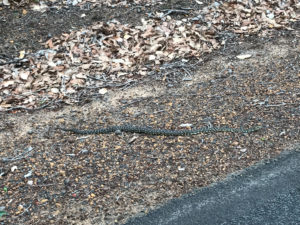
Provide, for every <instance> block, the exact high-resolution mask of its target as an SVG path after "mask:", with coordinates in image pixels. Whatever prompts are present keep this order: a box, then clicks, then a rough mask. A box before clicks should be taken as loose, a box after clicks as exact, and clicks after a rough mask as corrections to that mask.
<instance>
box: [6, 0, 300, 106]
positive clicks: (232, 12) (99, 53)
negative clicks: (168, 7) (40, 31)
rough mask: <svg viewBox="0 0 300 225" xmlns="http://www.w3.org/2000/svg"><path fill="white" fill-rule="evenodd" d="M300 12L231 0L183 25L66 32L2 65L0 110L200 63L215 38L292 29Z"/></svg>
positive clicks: (291, 5)
mask: <svg viewBox="0 0 300 225" xmlns="http://www.w3.org/2000/svg"><path fill="white" fill-rule="evenodd" d="M299 7H300V6H299V3H298V4H296V3H295V1H293V0H289V1H265V0H255V1H246V0H244V1H231V0H230V1H225V2H223V3H221V2H220V3H218V2H214V3H213V4H212V5H210V6H207V7H204V8H203V9H201V10H199V11H197V12H196V14H197V16H196V17H190V18H184V19H181V20H175V19H172V17H171V16H169V15H167V16H165V17H159V16H157V17H156V18H155V19H148V18H142V19H141V25H136V26H133V25H128V24H121V23H120V22H118V21H117V20H112V21H110V22H98V23H95V24H93V25H91V26H90V27H88V28H83V29H80V30H77V31H72V32H70V33H64V34H62V35H61V36H60V37H54V38H51V39H49V40H48V41H47V42H46V43H45V49H44V50H40V51H38V52H36V53H34V54H28V55H26V56H25V54H26V53H25V51H21V52H20V56H19V59H17V61H16V62H17V63H6V62H1V61H0V65H1V66H0V81H1V82H0V93H1V94H0V111H7V110H11V109H14V108H16V107H17V108H18V107H20V108H23V109H36V108H39V107H40V106H41V105H43V104H49V102H55V101H58V100H60V101H63V102H65V103H67V104H74V103H76V102H77V98H76V94H77V93H78V90H82V89H85V88H89V87H93V90H94V91H95V92H101V91H100V89H101V88H103V85H105V84H106V83H107V82H110V83H116V84H120V83H124V82H125V81H127V80H128V79H131V80H140V79H143V77H144V76H147V75H148V74H149V72H151V71H152V70H153V68H158V70H159V67H160V66H161V65H163V64H164V63H166V62H170V61H173V60H175V59H190V58H192V57H196V58H197V59H199V60H201V57H202V56H203V54H205V53H210V52H212V51H213V50H215V49H218V48H220V47H221V46H222V45H224V44H225V42H226V41H224V40H223V41H221V42H220V40H219V39H218V35H219V34H220V33H221V32H224V31H228V32H233V33H235V34H238V35H244V36H245V35H251V34H258V35H267V33H268V32H269V31H270V30H272V29H279V28H280V29H287V30H291V29H292V28H291V27H290V26H289V24H290V22H295V21H298V20H299V18H300V16H299V14H297V13H296V11H297V9H299ZM156 15H159V12H157V13H156ZM157 18H158V19H157ZM18 60H22V61H18Z"/></svg>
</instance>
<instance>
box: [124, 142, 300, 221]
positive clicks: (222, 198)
mask: <svg viewBox="0 0 300 225" xmlns="http://www.w3.org/2000/svg"><path fill="white" fill-rule="evenodd" d="M171 224H172V225H186V224H187V225H194V224H195V225H196V224H197V225H201V224H205V225H208V224H222V225H224V224H247V225H251V224H264V225H265V224H272V225H275V224H284V225H291V224H299V225H300V147H297V148H296V149H294V150H292V151H289V152H283V153H282V154H281V155H280V156H279V157H278V158H276V159H272V160H268V161H262V162H260V163H258V164H256V165H254V166H252V167H249V168H247V169H245V170H243V171H241V172H239V173H236V174H232V175H230V176H229V177H228V178H227V179H226V180H224V181H222V182H219V183H215V184H213V185H211V186H209V187H206V188H202V189H200V190H198V191H196V192H194V193H192V194H189V195H185V196H183V197H182V198H179V199H173V200H171V201H170V202H168V203H167V204H166V205H164V206H162V207H160V208H158V209H156V210H154V211H151V212H149V213H148V214H147V215H145V216H143V217H136V218H132V219H131V220H129V221H128V222H127V223H126V225H171Z"/></svg>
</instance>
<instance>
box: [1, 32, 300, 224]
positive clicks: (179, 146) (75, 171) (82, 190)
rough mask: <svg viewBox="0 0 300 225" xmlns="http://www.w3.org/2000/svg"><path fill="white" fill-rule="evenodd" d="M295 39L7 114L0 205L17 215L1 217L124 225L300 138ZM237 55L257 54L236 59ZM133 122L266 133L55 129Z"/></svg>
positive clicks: (242, 48)
mask: <svg viewBox="0 0 300 225" xmlns="http://www.w3.org/2000/svg"><path fill="white" fill-rule="evenodd" d="M293 40H294V39H291V38H288V37H285V38H280V37H278V36H277V37H276V38H275V39H274V40H269V41H268V42H265V43H264V42H263V41H262V40H261V41H262V42H261V43H260V42H259V41H260V40H259V39H256V40H255V39H253V40H252V42H253V41H256V43H258V44H257V46H256V47H251V46H253V43H252V42H251V41H250V40H248V41H246V42H244V43H240V44H239V45H237V44H235V45H232V46H231V47H230V49H231V50H230V52H228V51H227V52H222V51H221V52H219V53H216V55H212V56H211V58H210V59H207V61H206V62H205V63H203V65H202V66H201V69H200V70H199V71H198V72H197V73H196V74H195V75H194V76H193V77H191V80H189V81H181V82H177V83H176V82H174V86H173V87H170V83H168V82H167V81H166V80H165V81H164V80H160V81H157V80H155V79H152V80H151V79H149V80H148V81H147V82H145V83H144V84H140V85H137V86H135V87H130V88H127V89H124V90H118V91H116V90H112V91H110V92H109V93H108V95H107V97H105V98H103V99H99V100H96V101H93V102H92V103H90V104H85V105H81V106H80V105H79V106H66V107H64V108H60V109H57V110H46V109H44V110H40V111H35V112H32V113H29V112H28V113H15V114H1V121H3V122H2V123H1V127H0V128H1V132H0V137H1V138H0V140H1V141H0V148H1V153H0V157H1V162H0V165H1V174H2V178H1V180H2V183H3V184H4V185H5V186H4V187H3V186H2V190H1V191H2V199H1V206H4V207H5V210H6V211H7V212H8V215H7V216H3V217H2V218H1V221H2V223H5V221H10V223H11V224H46V223H61V224H113V223H117V224H120V223H123V222H125V221H126V220H127V219H128V218H129V217H130V216H131V215H136V214H140V213H143V212H147V211H148V210H149V209H152V208H155V207H156V206H158V205H160V204H162V203H164V202H166V201H167V200H168V199H171V198H174V197H178V196H181V195H182V194H185V193H187V192H189V191H191V190H193V189H195V188H199V187H203V186H206V185H208V184H210V183H212V182H215V181H218V180H220V179H223V178H224V177H225V176H226V174H228V173H231V172H234V171H237V170H240V169H243V168H245V167H248V166H250V165H252V164H253V163H255V162H257V161H259V160H261V159H266V158H271V157H274V156H276V155H278V154H279V153H280V152H281V151H282V150H283V149H285V148H286V147H287V146H293V145H294V144H296V143H299V127H300V122H299V115H300V111H299V99H300V95H299V93H300V82H299V80H300V76H299V43H298V42H293ZM259 43H260V44H259ZM239 52H248V53H251V54H252V56H253V57H252V58H250V59H247V60H238V59H236V58H235V57H234V55H235V54H236V53H239ZM222 55H224V56H222ZM175 80H176V78H174V81H175ZM177 80H179V78H178V79H177ZM124 123H130V124H134V125H141V126H142V125H147V126H152V127H156V128H170V129H179V125H181V124H187V123H189V124H192V125H193V126H195V127H200V126H208V125H210V124H212V125H214V126H218V125H228V126H232V127H245V128H247V127H250V126H253V125H262V126H263V129H262V130H261V131H259V132H256V133H252V134H231V133H223V134H222V133H218V134H209V135H196V136H190V137H161V136H145V135H134V134H122V135H114V134H111V135H96V136H93V135H90V136H76V135H72V134H70V133H66V132H62V131H58V130H56V129H55V128H56V127H57V126H63V125H64V126H67V127H77V128H95V127H99V126H106V125H118V124H124Z"/></svg>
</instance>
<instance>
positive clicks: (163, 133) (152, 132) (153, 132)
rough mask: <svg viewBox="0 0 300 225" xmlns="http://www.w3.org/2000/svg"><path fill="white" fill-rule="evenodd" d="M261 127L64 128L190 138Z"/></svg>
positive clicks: (92, 131)
mask: <svg viewBox="0 0 300 225" xmlns="http://www.w3.org/2000/svg"><path fill="white" fill-rule="evenodd" d="M261 128H262V127H261V126H255V127H251V128H249V129H244V128H231V127H201V128H198V129H197V128H193V129H185V130H170V129H154V128H151V127H142V126H132V125H122V126H110V127H105V128H99V129H93V130H80V129H75V128H62V127H60V128H59V129H61V130H63V131H68V132H71V133H74V134H80V135H89V134H109V133H118V132H125V133H138V134H146V135H161V136H189V135H197V134H201V133H218V132H231V133H252V132H255V131H258V130H260V129H261Z"/></svg>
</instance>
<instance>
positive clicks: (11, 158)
mask: <svg viewBox="0 0 300 225" xmlns="http://www.w3.org/2000/svg"><path fill="white" fill-rule="evenodd" d="M32 150H33V148H32V147H31V146H29V147H28V148H27V149H26V150H25V151H24V152H22V153H21V154H19V155H18V156H16V157H7V158H2V159H1V161H2V162H9V161H16V160H20V159H23V158H25V157H27V156H28V155H29V153H30V152H31V151H32Z"/></svg>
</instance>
